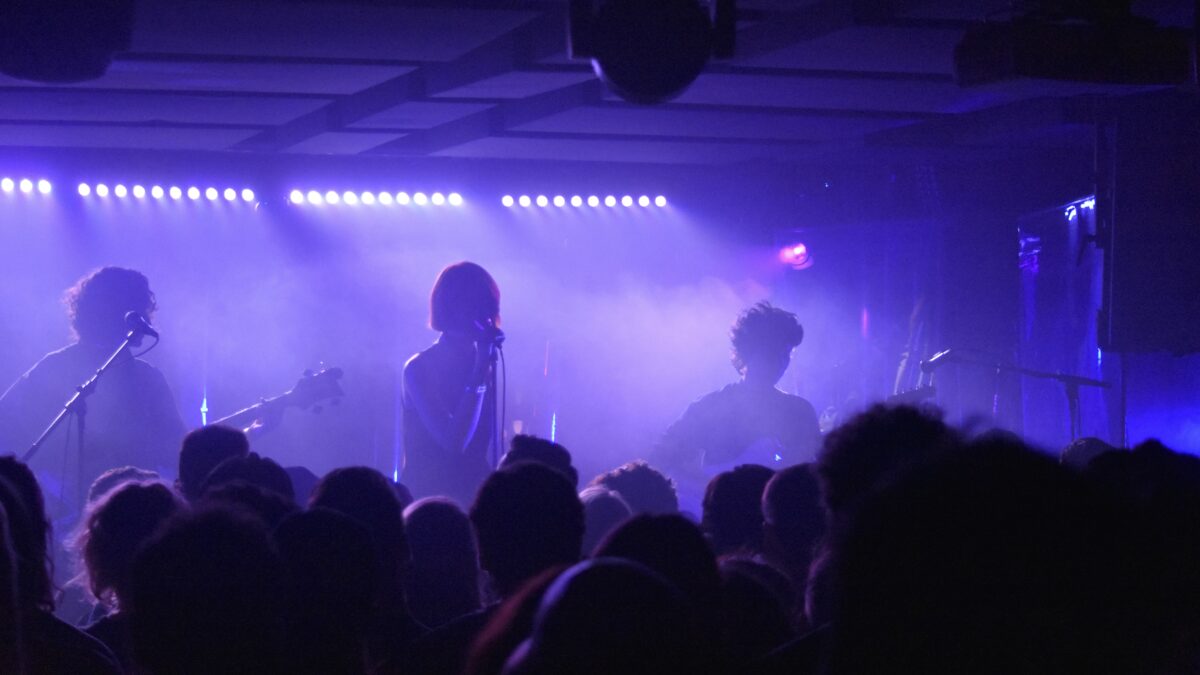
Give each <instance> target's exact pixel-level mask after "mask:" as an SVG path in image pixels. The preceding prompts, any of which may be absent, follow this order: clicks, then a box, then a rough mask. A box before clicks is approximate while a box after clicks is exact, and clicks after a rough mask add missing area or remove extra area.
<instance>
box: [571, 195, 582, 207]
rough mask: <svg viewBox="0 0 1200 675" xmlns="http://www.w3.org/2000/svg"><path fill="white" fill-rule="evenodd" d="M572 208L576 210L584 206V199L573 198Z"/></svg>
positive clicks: (576, 196) (577, 196)
mask: <svg viewBox="0 0 1200 675" xmlns="http://www.w3.org/2000/svg"><path fill="white" fill-rule="evenodd" d="M571 206H574V207H576V208H578V207H580V206H583V197H580V196H579V195H575V196H573V197H571Z"/></svg>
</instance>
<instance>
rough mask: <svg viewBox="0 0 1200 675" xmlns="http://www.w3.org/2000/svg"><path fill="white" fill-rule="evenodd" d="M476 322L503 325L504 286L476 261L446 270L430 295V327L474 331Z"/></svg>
mask: <svg viewBox="0 0 1200 675" xmlns="http://www.w3.org/2000/svg"><path fill="white" fill-rule="evenodd" d="M476 322H479V323H486V322H491V323H492V324H493V325H495V326H499V325H500V287H499V286H497V285H496V280H495V279H493V278H492V275H490V274H488V273H487V270H485V269H483V268H482V267H480V266H479V265H476V264H475V263H473V262H460V263H455V264H453V265H450V266H449V267H447V268H446V269H444V270H442V272H441V274H439V275H438V278H437V281H436V282H434V284H433V293H431V294H430V296H429V326H430V328H433V329H434V330H436V331H439V332H445V331H448V330H465V331H472V330H475V329H476V326H475V324H476Z"/></svg>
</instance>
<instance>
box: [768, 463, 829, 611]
mask: <svg viewBox="0 0 1200 675" xmlns="http://www.w3.org/2000/svg"><path fill="white" fill-rule="evenodd" d="M762 514H763V553H764V554H765V555H766V557H767V559H768V560H770V561H771V563H772V564H774V565H776V566H777V567H778V568H779V569H780V570H781V571H783V572H784V573H786V574H787V575H788V577H789V578H790V579H791V581H792V584H793V585H794V586H795V587H796V588H797V590H802V589H803V588H804V584H805V579H806V578H807V576H808V567H809V564H810V563H811V562H812V557H813V554H814V552H815V551H816V549H817V545H818V543H819V542H820V541H821V538H822V537H823V536H824V534H825V514H824V512H823V511H822V510H821V489H820V486H819V485H818V484H817V476H816V473H815V472H814V471H813V466H812V465H811V464H800V465H798V466H790V467H788V468H786V469H782V470H780V471H779V472H778V473H776V474H775V476H774V477H772V478H771V480H770V481H769V482H768V483H767V487H766V488H765V489H764V490H763V495H762Z"/></svg>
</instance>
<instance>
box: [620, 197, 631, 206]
mask: <svg viewBox="0 0 1200 675" xmlns="http://www.w3.org/2000/svg"><path fill="white" fill-rule="evenodd" d="M621 206H626V207H628V206H633V197H630V196H629V195H625V196H624V197H621Z"/></svg>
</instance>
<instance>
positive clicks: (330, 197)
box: [325, 190, 342, 204]
mask: <svg viewBox="0 0 1200 675" xmlns="http://www.w3.org/2000/svg"><path fill="white" fill-rule="evenodd" d="M340 201H342V196H341V195H339V194H338V193H336V192H334V191H333V190H330V191H329V192H326V193H325V203H326V204H337V203H338V202H340Z"/></svg>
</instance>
